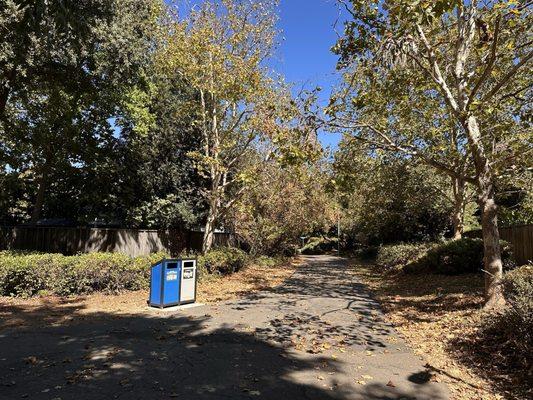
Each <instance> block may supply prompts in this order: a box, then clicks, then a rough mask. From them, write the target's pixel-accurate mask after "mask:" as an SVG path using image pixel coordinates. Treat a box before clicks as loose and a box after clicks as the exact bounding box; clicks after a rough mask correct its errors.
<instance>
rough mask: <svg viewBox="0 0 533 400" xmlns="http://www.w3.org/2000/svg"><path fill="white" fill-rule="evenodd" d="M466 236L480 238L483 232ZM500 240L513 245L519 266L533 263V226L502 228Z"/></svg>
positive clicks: (473, 232)
mask: <svg viewBox="0 0 533 400" xmlns="http://www.w3.org/2000/svg"><path fill="white" fill-rule="evenodd" d="M465 236H467V237H478V238H480V237H481V231H480V230H477V231H470V232H466V233H465ZM500 239H502V240H505V241H507V242H509V243H511V245H512V246H513V253H514V258H515V261H516V262H517V264H518V265H523V264H527V263H528V262H529V261H533V225H520V226H511V227H507V228H500Z"/></svg>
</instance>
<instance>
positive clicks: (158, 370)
mask: <svg viewBox="0 0 533 400" xmlns="http://www.w3.org/2000/svg"><path fill="white" fill-rule="evenodd" d="M18 398H29V399H56V400H57V399H62V400H67V399H76V400H83V399H113V398H120V399H174V398H175V399H188V400H189V399H190V400H193V399H200V400H203V399H205V400H211V399H213V400H214V399H236V400H239V399H275V400H284V399H287V400H300V399H302V400H304V399H305V400H332V399H346V400H348V399H350V400H352V399H354V400H355V399H368V400H373V399H397V400H400V399H404V400H407V399H418V400H422V399H435V400H437V399H447V398H448V392H447V390H446V388H445V387H444V386H443V385H441V384H438V383H435V382H431V381H428V374H427V373H426V371H425V370H424V368H423V362H422V361H421V360H419V359H418V358H417V357H415V356H414V355H413V354H412V353H411V351H410V350H409V349H408V348H407V347H406V345H405V344H404V342H403V341H402V340H401V339H400V338H399V337H398V336H397V335H396V333H395V331H394V329H393V328H392V327H391V326H389V325H388V324H387V323H385V322H384V321H383V319H382V314H381V312H380V310H379V307H378V304H377V303H376V302H375V301H374V300H373V299H372V298H371V297H370V296H369V294H368V292H367V291H366V290H365V288H364V286H363V285H361V284H360V283H358V282H357V281H355V280H354V278H353V276H352V275H351V274H350V270H349V268H348V266H347V264H346V262H345V261H344V260H343V259H341V258H337V257H331V256H312V257H311V256H310V257H306V265H305V266H303V267H302V268H300V270H299V271H298V272H297V273H296V274H295V275H294V276H293V277H292V278H291V279H289V280H288V281H287V282H286V283H284V284H283V285H282V286H280V287H278V288H276V289H275V290H272V291H266V292H260V293H256V294H255V295H252V296H248V297H246V298H243V299H241V300H238V301H231V302H225V303H220V304H218V305H214V306H202V307H196V308H191V309H188V310H184V311H181V312H179V313H168V312H160V311H147V313H146V314H142V315H133V316H110V315H91V316H84V318H83V319H82V318H81V317H80V318H79V320H78V321H76V323H74V324H72V325H69V326H60V327H42V328H41V329H38V330H35V329H34V330H33V331H20V330H19V331H4V332H3V333H2V334H0V399H18Z"/></svg>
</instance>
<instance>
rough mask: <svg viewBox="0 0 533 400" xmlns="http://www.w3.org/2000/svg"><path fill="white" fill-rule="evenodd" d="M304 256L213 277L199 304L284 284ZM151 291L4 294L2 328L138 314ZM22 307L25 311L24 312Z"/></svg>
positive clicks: (204, 283)
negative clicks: (283, 262)
mask: <svg viewBox="0 0 533 400" xmlns="http://www.w3.org/2000/svg"><path fill="white" fill-rule="evenodd" d="M301 262H302V261H301V260H300V259H293V260H290V261H287V262H286V263H285V264H283V265H280V266H275V267H272V266H261V265H249V266H247V267H246V268H244V269H243V270H241V271H239V272H238V273H236V274H233V275H230V276H223V277H222V276H212V277H210V278H208V279H204V280H200V282H199V283H198V299H197V301H198V302H199V303H205V304H210V303H215V302H219V301H224V300H232V299H235V298H238V297H241V296H244V295H246V294H250V293H253V292H257V291H260V290H265V289H268V288H273V287H275V286H278V285H280V284H281V283H282V282H283V281H284V280H286V279H287V278H289V277H290V276H292V274H293V273H294V272H295V271H296V270H297V268H298V267H299V266H300V265H301ZM147 299H148V291H147V290H141V291H136V292H125V293H121V294H118V295H105V294H102V293H96V294H91V295H87V296H73V297H58V296H45V297H35V298H31V299H20V298H11V297H1V296H0V331H1V330H3V329H6V328H13V327H20V328H25V327H29V326H43V325H51V326H54V325H56V326H59V325H64V324H66V323H68V322H69V320H71V319H72V318H74V317H73V315H77V317H76V318H79V316H80V315H81V316H83V315H91V314H97V313H98V314H116V315H127V314H138V313H143V312H145V311H146V309H147V306H146V300H147ZM20 310H24V312H23V313H21V312H20Z"/></svg>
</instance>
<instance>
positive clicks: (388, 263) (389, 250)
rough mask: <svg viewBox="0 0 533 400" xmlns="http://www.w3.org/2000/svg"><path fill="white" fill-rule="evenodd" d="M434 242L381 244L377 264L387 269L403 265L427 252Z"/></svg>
mask: <svg viewBox="0 0 533 400" xmlns="http://www.w3.org/2000/svg"><path fill="white" fill-rule="evenodd" d="M433 245H434V244H433V243H399V244H393V245H385V246H380V247H379V248H378V250H377V255H376V264H378V265H379V266H380V267H383V268H385V269H393V268H396V267H403V266H405V265H407V264H410V263H412V262H414V261H416V260H418V259H419V258H420V257H421V256H423V255H424V254H426V252H427V251H428V249H430V248H431V247H432V246H433Z"/></svg>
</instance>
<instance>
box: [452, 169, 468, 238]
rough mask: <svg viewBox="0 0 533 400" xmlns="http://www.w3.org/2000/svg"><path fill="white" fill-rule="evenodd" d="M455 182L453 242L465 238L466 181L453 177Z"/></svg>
mask: <svg viewBox="0 0 533 400" xmlns="http://www.w3.org/2000/svg"><path fill="white" fill-rule="evenodd" d="M452 182H453V200H454V203H453V216H452V222H453V240H459V239H461V238H462V237H463V231H464V209H465V203H466V200H465V181H464V180H462V179H459V178H456V177H452Z"/></svg>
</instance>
